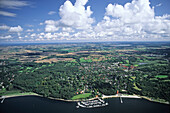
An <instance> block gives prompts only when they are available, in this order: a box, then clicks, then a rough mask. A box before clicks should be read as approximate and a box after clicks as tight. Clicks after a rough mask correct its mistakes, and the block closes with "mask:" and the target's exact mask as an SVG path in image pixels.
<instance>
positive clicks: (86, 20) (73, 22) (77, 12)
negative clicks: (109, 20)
mask: <svg viewBox="0 0 170 113" xmlns="http://www.w3.org/2000/svg"><path fill="white" fill-rule="evenodd" d="M87 2H88V0H76V2H75V4H74V5H73V4H72V3H71V2H70V1H68V0H67V1H66V2H65V3H64V4H63V5H62V6H61V7H60V9H59V14H60V17H61V19H60V20H58V21H54V20H47V21H45V24H46V28H45V31H46V32H55V31H57V30H58V29H59V28H63V27H71V28H75V29H90V28H91V24H92V23H93V22H94V19H93V18H91V14H92V13H93V12H92V11H91V9H90V6H87V8H86V7H85V5H86V3H87Z"/></svg>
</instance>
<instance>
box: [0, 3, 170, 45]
mask: <svg viewBox="0 0 170 113" xmlns="http://www.w3.org/2000/svg"><path fill="white" fill-rule="evenodd" d="M169 6H170V1H169V0H70V1H68V0H0V43H6V42H9V43H11V42H28V43H31V42H62V41H63V42H64V41H170V8H169Z"/></svg>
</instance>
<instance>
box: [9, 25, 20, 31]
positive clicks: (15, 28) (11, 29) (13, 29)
mask: <svg viewBox="0 0 170 113" xmlns="http://www.w3.org/2000/svg"><path fill="white" fill-rule="evenodd" d="M21 31H23V28H22V27H21V26H17V27H10V29H9V32H21Z"/></svg>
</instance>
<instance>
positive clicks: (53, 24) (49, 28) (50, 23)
mask: <svg viewBox="0 0 170 113" xmlns="http://www.w3.org/2000/svg"><path fill="white" fill-rule="evenodd" d="M45 24H46V27H45V32H55V31H58V30H59V28H58V27H57V25H58V22H57V21H54V20H46V21H45Z"/></svg>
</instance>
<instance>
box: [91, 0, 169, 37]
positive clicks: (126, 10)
mask: <svg viewBox="0 0 170 113" xmlns="http://www.w3.org/2000/svg"><path fill="white" fill-rule="evenodd" d="M94 30H95V32H96V36H97V37H100V36H101V37H111V38H113V39H118V38H119V39H121V38H122V39H123V38H124V39H134V40H138V39H144V38H145V39H146V38H159V37H161V36H163V35H164V36H169V35H170V32H169V31H170V19H169V15H164V16H160V17H157V16H155V12H154V8H153V7H151V6H150V2H149V0H132V2H131V3H126V4H125V5H124V6H123V5H119V4H114V5H113V4H109V5H108V6H107V7H106V14H105V17H104V18H103V20H102V21H101V22H99V23H98V24H97V26H96V27H94Z"/></svg>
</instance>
